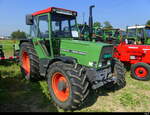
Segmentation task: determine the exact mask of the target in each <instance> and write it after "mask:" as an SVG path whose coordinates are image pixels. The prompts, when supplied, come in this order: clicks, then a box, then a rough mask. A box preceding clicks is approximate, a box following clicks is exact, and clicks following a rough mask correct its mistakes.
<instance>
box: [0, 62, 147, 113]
mask: <svg viewBox="0 0 150 115" xmlns="http://www.w3.org/2000/svg"><path fill="white" fill-rule="evenodd" d="M126 81H127V84H126V86H125V87H124V88H123V89H120V90H107V89H105V88H100V89H99V90H97V91H91V92H90V94H89V97H88V99H87V100H86V102H85V103H83V106H82V107H81V108H80V110H77V111H75V112H148V111H149V110H150V81H138V80H135V79H133V78H131V76H130V72H129V71H128V72H127V73H126ZM0 112H64V111H63V110H61V109H59V108H57V107H55V106H54V104H53V103H52V100H51V97H50V95H49V92H48V88H47V83H46V81H40V82H29V81H26V80H24V78H22V77H21V72H20V68H19V66H18V65H17V64H16V63H14V62H1V63H0Z"/></svg>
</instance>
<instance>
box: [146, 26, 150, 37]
mask: <svg viewBox="0 0 150 115" xmlns="http://www.w3.org/2000/svg"><path fill="white" fill-rule="evenodd" d="M145 31H146V36H147V37H148V38H150V28H147V29H146V30H145Z"/></svg>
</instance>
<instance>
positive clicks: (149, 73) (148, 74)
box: [131, 63, 150, 81]
mask: <svg viewBox="0 0 150 115" xmlns="http://www.w3.org/2000/svg"><path fill="white" fill-rule="evenodd" d="M131 76H132V77H133V78H134V79H137V80H142V81H148V80H150V65H148V64H146V63H137V64H133V65H131Z"/></svg>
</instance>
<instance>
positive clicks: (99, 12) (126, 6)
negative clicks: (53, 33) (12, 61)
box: [0, 0, 150, 36]
mask: <svg viewBox="0 0 150 115" xmlns="http://www.w3.org/2000/svg"><path fill="white" fill-rule="evenodd" d="M90 5H95V8H94V9H93V20H94V21H98V22H101V23H103V22H104V21H109V22H110V23H111V24H112V25H113V26H114V27H115V28H122V29H125V28H126V26H132V25H135V24H140V25H143V24H145V23H146V22H147V20H150V0H0V36H5V35H10V34H11V33H12V32H13V31H16V30H18V29H19V30H21V31H25V32H28V31H29V27H28V26H27V25H26V24H25V16H26V14H30V13H33V12H36V11H39V10H43V9H46V8H48V7H52V6H53V7H59V8H65V9H69V10H75V11H77V12H78V18H77V21H78V23H83V21H88V16H89V6H90Z"/></svg>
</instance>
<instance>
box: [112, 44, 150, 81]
mask: <svg viewBox="0 0 150 115" xmlns="http://www.w3.org/2000/svg"><path fill="white" fill-rule="evenodd" d="M114 57H115V58H117V59H119V60H120V61H121V62H123V63H124V64H125V65H131V76H132V77H133V78H135V79H137V80H142V81H147V80H150V45H133V44H127V43H126V42H122V43H120V44H119V45H118V46H115V47H114Z"/></svg>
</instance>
